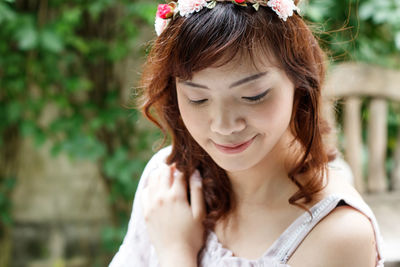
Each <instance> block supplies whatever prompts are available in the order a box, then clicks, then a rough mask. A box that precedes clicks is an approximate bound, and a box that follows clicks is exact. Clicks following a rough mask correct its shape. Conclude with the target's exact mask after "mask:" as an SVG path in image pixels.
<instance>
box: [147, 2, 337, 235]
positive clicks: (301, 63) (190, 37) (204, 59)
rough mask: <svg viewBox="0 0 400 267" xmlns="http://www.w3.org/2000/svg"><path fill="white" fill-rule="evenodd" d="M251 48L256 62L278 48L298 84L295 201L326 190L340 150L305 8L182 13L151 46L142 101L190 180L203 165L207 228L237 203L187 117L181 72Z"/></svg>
mask: <svg viewBox="0 0 400 267" xmlns="http://www.w3.org/2000/svg"><path fill="white" fill-rule="evenodd" d="M244 53H247V54H248V55H249V56H250V58H251V59H252V62H253V63H254V62H255V61H254V59H256V58H257V56H258V53H265V55H272V56H273V57H274V58H275V59H276V61H277V63H278V65H279V67H280V68H282V69H284V71H285V73H286V74H287V76H288V77H289V78H290V79H291V80H292V82H293V83H294V85H295V93H294V102H293V105H294V106H293V112H292V117H291V122H290V125H289V127H290V130H291V132H292V134H293V136H294V137H295V141H298V143H299V144H300V147H301V149H300V151H299V157H297V158H298V159H299V160H298V161H296V162H295V164H294V166H292V168H291V169H290V170H289V173H288V176H289V178H290V179H291V181H292V182H293V183H295V184H296V186H297V187H298V191H297V192H296V193H295V194H294V195H293V196H291V197H290V198H289V200H288V201H289V203H290V204H292V205H297V206H299V207H301V208H303V209H305V210H307V208H306V207H305V205H304V204H307V203H309V202H311V201H312V200H313V199H314V196H315V194H316V193H318V192H319V191H321V190H322V189H323V177H324V174H325V172H326V165H327V163H328V162H329V161H330V160H332V159H334V158H335V153H336V152H335V151H334V150H332V151H328V149H327V146H326V145H325V144H324V143H323V135H325V134H328V133H329V131H330V127H329V126H328V124H327V122H326V121H325V120H324V119H323V118H322V117H321V114H320V104H321V87H322V83H323V80H324V75H325V67H324V60H325V56H324V53H323V52H322V50H321V48H320V47H319V45H318V42H317V40H316V39H315V37H314V36H313V34H312V32H311V30H310V29H309V27H308V26H307V25H306V23H305V22H304V21H303V19H302V18H301V17H300V16H299V15H298V14H295V15H294V16H292V17H290V18H288V20H287V21H286V22H285V21H282V20H281V19H279V17H278V16H277V15H276V14H275V13H274V12H273V11H272V10H271V9H270V8H268V7H260V9H259V10H258V11H255V10H254V8H253V7H251V6H249V7H242V6H237V5H235V4H233V3H230V2H223V3H218V4H217V5H216V6H215V7H214V8H213V9H208V8H203V9H202V10H201V11H200V12H198V13H195V14H193V15H191V16H189V17H180V16H177V17H176V18H174V19H173V20H172V21H171V22H170V24H169V25H168V27H167V28H166V29H165V30H164V31H163V32H162V34H161V35H160V36H159V37H158V38H157V39H156V40H155V41H154V43H153V45H152V49H151V51H150V53H149V55H148V57H147V61H146V63H145V65H144V67H143V73H142V78H141V88H142V89H143V91H142V95H141V97H140V98H139V101H140V102H139V103H140V107H141V110H142V112H143V113H144V115H145V116H146V117H147V118H148V119H149V120H150V121H152V122H153V123H155V124H156V125H157V126H158V127H159V128H160V129H161V130H162V131H163V133H164V136H166V135H167V134H169V135H170V136H171V139H172V153H171V154H170V156H169V157H168V158H167V163H168V164H172V163H176V166H177V168H178V169H179V170H180V171H182V172H183V173H184V176H185V179H189V176H190V174H191V173H192V172H193V171H194V170H195V169H196V168H197V169H198V170H199V171H200V173H201V175H202V177H203V192H204V197H205V201H206V211H207V216H206V218H205V220H204V221H203V225H204V226H205V228H206V229H211V230H214V228H215V225H216V222H217V221H218V220H220V219H223V218H225V217H226V216H227V215H228V214H229V213H230V212H231V211H233V210H234V208H235V206H236V202H235V199H234V195H233V191H232V186H231V183H230V181H229V179H228V177H227V174H226V172H225V171H224V170H223V169H222V168H220V167H219V166H218V165H217V164H216V163H215V162H214V161H213V159H212V158H211V157H210V156H209V155H208V154H207V153H206V152H205V151H204V150H203V149H202V148H201V147H200V146H199V145H198V144H197V142H196V141H195V140H194V139H193V138H192V136H191V135H190V133H189V132H188V130H187V129H186V127H185V125H184V123H183V121H182V119H181V116H180V113H179V108H178V103H177V95H176V85H175V79H176V78H177V77H178V78H181V79H184V80H188V79H191V77H192V75H193V73H195V72H197V71H200V70H203V69H205V68H207V67H210V66H222V65H224V64H226V63H227V62H229V60H231V59H232V58H233V57H234V56H235V55H237V54H244ZM164 140H165V137H164ZM301 200H302V201H301ZM189 201H190V200H189Z"/></svg>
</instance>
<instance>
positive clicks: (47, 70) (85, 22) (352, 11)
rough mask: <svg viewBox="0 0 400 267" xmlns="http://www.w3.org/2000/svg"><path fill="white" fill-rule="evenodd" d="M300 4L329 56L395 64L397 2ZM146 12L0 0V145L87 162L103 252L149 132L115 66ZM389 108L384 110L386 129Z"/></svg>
mask: <svg viewBox="0 0 400 267" xmlns="http://www.w3.org/2000/svg"><path fill="white" fill-rule="evenodd" d="M160 3H161V2H160ZM301 8H302V11H303V14H304V16H305V18H306V19H308V20H309V21H311V22H312V23H313V24H312V27H313V28H314V29H315V31H316V32H317V34H318V35H319V37H320V39H321V44H322V45H323V46H324V47H325V49H326V50H330V51H331V53H332V54H331V57H332V59H334V60H339V61H344V60H361V61H367V62H371V63H374V64H380V65H383V66H389V67H394V68H399V67H400V57H399V51H400V2H399V1H397V0H380V1H376V0H360V1H356V0H348V1H344V0H310V1H309V2H304V4H303V6H302V7H301ZM155 11H156V3H153V2H145V1H143V2H138V1H135V0H120V1H112V0H93V1H83V0H70V1H61V0H53V1H46V0H36V1H28V0H0V40H1V41H0V137H1V138H0V150H6V148H7V146H10V142H9V140H10V137H11V136H12V137H14V138H15V137H18V138H28V137H29V138H32V139H33V140H34V141H35V144H36V145H38V146H39V145H41V144H43V143H44V142H46V141H51V142H52V144H53V147H52V153H53V155H55V156H56V155H58V154H59V153H67V154H68V155H70V156H71V158H73V159H80V160H82V159H83V160H91V161H93V162H96V163H97V164H98V166H99V168H100V170H101V173H102V176H103V178H104V180H105V183H106V184H107V188H108V192H109V200H110V205H111V207H112V210H113V212H114V214H113V215H114V216H113V218H114V226H110V227H108V228H106V229H104V232H103V247H104V249H105V253H106V252H108V253H112V252H115V251H116V250H117V248H118V246H119V244H120V243H121V241H122V238H123V236H124V235H125V231H126V229H127V221H128V219H129V215H130V211H131V210H130V209H131V204H132V199H133V196H134V194H133V192H135V190H136V186H137V182H138V177H140V174H141V171H142V169H143V167H144V165H145V163H146V160H147V159H148V157H149V153H151V149H149V148H150V147H151V144H152V142H153V141H154V140H156V138H157V136H156V135H157V132H155V131H151V130H147V129H142V128H139V127H138V126H137V120H138V116H139V114H138V111H136V110H134V109H126V108H124V107H123V105H122V103H124V102H125V99H123V96H124V94H123V88H122V84H121V82H120V80H119V79H118V78H117V75H116V74H115V66H116V65H117V64H118V63H120V62H121V61H123V60H124V59H125V58H126V57H128V56H131V54H130V53H131V51H132V47H133V46H134V45H135V44H136V42H137V40H138V39H137V37H138V36H139V35H140V34H141V33H143V31H147V30H148V28H149V26H150V27H152V26H151V25H152V24H153V20H154V16H155ZM145 26H147V27H145ZM143 51H144V49H143ZM396 112H398V111H396V110H395V108H392V109H391V112H390V115H389V128H390V129H389V133H390V134H391V136H392V137H393V136H394V135H395V132H396V131H397V128H396V127H398V124H399V116H398V115H396ZM397 114H398V113H397ZM392 137H391V138H392ZM391 145H394V144H393V138H392V139H390V140H389V146H391ZM14 177H15V173H13V172H12V171H11V172H8V173H3V172H2V171H0V222H1V224H0V226H1V225H3V227H4V226H5V225H10V223H11V218H10V205H11V204H12V203H10V200H9V196H10V192H11V191H12V188H13V187H14V184H15V178H14Z"/></svg>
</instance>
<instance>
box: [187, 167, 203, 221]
mask: <svg viewBox="0 0 400 267" xmlns="http://www.w3.org/2000/svg"><path fill="white" fill-rule="evenodd" d="M190 199H191V207H192V214H193V218H195V219H202V218H203V217H204V216H205V215H206V204H205V202H204V195H203V186H202V178H201V176H200V172H199V171H198V170H195V171H194V172H193V174H192V176H190Z"/></svg>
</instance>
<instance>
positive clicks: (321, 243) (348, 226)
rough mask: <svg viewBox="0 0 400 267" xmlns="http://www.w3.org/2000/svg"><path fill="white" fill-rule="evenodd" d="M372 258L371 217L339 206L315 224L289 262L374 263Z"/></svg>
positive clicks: (334, 266) (297, 265) (368, 266)
mask: <svg viewBox="0 0 400 267" xmlns="http://www.w3.org/2000/svg"><path fill="white" fill-rule="evenodd" d="M316 248H318V249H316ZM375 258H376V246H375V234H374V230H373V227H372V224H371V222H370V220H369V219H368V218H367V217H366V216H365V215H364V214H362V213H361V212H359V211H358V210H356V209H354V208H352V207H349V206H340V207H337V208H335V209H334V210H333V211H332V212H331V213H330V214H329V215H327V216H326V217H325V218H324V219H323V220H321V221H320V222H319V223H318V224H317V225H316V226H315V227H314V229H313V230H312V231H311V232H310V234H309V235H308V236H307V237H306V238H305V240H304V241H303V243H302V244H301V245H300V246H299V248H298V249H297V251H296V252H295V253H294V254H293V256H292V257H291V259H290V260H289V262H288V263H289V264H290V265H291V266H293V267H302V266H308V267H314V266H315V267H317V266H326V267H339V266H340V267H347V266H349V267H350V266H365V267H374V266H375Z"/></svg>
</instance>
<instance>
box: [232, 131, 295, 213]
mask: <svg viewBox="0 0 400 267" xmlns="http://www.w3.org/2000/svg"><path fill="white" fill-rule="evenodd" d="M287 140H288V139H287V138H282V140H281V141H280V142H279V143H278V144H277V145H276V146H275V147H274V148H273V149H272V150H271V152H270V153H269V154H268V155H267V156H266V157H265V158H264V159H263V160H262V161H261V162H259V163H258V164H256V165H255V166H253V167H252V168H250V169H246V170H243V171H237V172H228V173H227V174H228V177H229V179H230V181H231V184H232V189H233V193H234V196H235V199H236V203H237V209H238V210H242V209H245V210H246V211H247V212H249V211H251V210H254V211H259V210H260V208H266V209H279V208H281V207H282V205H286V204H287V203H288V199H289V197H290V196H292V195H293V194H294V193H295V192H296V191H297V190H298V188H297V186H296V185H295V184H294V183H293V182H292V181H291V180H290V179H289V177H288V170H286V168H285V159H286V158H287V156H288V155H290V154H292V153H293V150H291V149H289V148H288V146H289V145H288V141H287ZM285 146H286V148H285ZM281 151H286V154H285V153H282V152H281ZM289 153H290V154H289Z"/></svg>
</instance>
